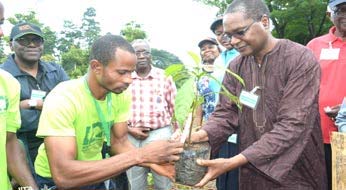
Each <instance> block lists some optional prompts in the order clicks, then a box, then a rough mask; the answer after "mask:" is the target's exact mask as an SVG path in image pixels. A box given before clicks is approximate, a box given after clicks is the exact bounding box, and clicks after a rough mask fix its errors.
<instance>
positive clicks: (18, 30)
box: [10, 22, 43, 41]
mask: <svg viewBox="0 0 346 190" xmlns="http://www.w3.org/2000/svg"><path fill="white" fill-rule="evenodd" d="M27 34H34V35H37V36H40V37H41V38H43V33H42V31H41V29H40V27H38V26H36V25H34V24H31V23H28V22H22V23H18V24H16V25H15V26H13V28H12V30H11V35H10V40H11V41H12V40H15V39H17V38H19V37H22V36H24V35H27Z"/></svg>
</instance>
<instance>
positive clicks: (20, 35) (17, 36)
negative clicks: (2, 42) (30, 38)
mask: <svg viewBox="0 0 346 190" xmlns="http://www.w3.org/2000/svg"><path fill="white" fill-rule="evenodd" d="M27 34H34V35H36V36H40V37H41V38H43V36H42V34H40V33H37V32H32V31H30V32H24V33H20V34H17V35H16V36H14V37H13V38H12V39H11V40H15V39H17V38H20V37H22V36H25V35H27Z"/></svg>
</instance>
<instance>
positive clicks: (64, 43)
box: [57, 20, 83, 53]
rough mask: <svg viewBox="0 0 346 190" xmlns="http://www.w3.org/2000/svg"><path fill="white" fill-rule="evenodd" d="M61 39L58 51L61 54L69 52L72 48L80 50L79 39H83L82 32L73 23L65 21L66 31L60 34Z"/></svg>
mask: <svg viewBox="0 0 346 190" xmlns="http://www.w3.org/2000/svg"><path fill="white" fill-rule="evenodd" d="M60 36H61V37H60V38H59V39H58V45H57V49H58V50H59V51H60V53H65V52H67V51H68V50H69V49H70V48H71V47H72V46H73V47H76V48H80V41H79V39H81V38H82V36H83V34H82V31H80V30H79V29H78V26H76V25H75V24H74V23H72V22H71V21H68V20H65V21H64V29H63V30H62V31H61V32H60Z"/></svg>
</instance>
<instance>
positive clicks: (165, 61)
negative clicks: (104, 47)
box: [120, 21, 182, 69]
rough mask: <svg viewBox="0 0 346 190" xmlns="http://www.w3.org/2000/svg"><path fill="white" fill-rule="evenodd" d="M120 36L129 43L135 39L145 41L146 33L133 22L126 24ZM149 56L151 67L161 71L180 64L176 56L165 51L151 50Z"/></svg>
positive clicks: (140, 26)
mask: <svg viewBox="0 0 346 190" xmlns="http://www.w3.org/2000/svg"><path fill="white" fill-rule="evenodd" d="M120 34H121V35H122V36H124V38H125V39H126V40H127V41H129V42H132V41H133V40H136V39H147V33H146V32H145V31H144V30H143V29H142V25H141V24H138V23H136V22H135V21H130V22H129V23H127V24H126V25H125V28H123V29H122V30H121V31H120ZM151 55H152V59H153V65H154V66H155V67H158V68H161V69H165V68H167V67H168V66H169V65H171V64H175V63H182V62H181V61H180V59H179V58H178V57H177V56H176V55H174V54H172V53H170V52H168V51H165V50H158V49H155V48H151Z"/></svg>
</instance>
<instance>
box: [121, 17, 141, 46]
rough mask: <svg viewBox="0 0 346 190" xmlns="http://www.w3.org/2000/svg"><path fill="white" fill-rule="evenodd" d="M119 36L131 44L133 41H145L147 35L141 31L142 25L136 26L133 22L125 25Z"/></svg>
mask: <svg viewBox="0 0 346 190" xmlns="http://www.w3.org/2000/svg"><path fill="white" fill-rule="evenodd" d="M120 35H122V36H124V38H125V39H126V40H127V41H129V42H132V41H133V40H135V39H147V33H146V32H145V31H143V29H142V25H140V24H137V23H136V22H135V21H130V22H129V23H127V24H126V25H125V28H123V29H121V30H120Z"/></svg>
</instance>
